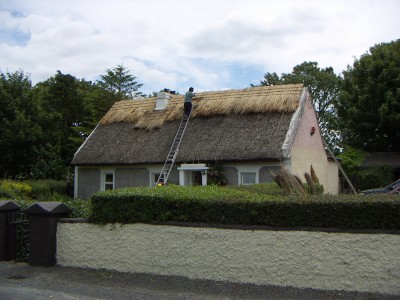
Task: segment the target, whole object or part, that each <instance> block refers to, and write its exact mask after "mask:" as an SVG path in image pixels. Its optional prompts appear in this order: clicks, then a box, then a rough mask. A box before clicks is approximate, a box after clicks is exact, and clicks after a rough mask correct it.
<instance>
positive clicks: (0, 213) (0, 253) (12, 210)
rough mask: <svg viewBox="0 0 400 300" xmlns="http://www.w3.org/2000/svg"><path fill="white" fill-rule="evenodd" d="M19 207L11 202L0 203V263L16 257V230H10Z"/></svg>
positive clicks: (3, 201)
mask: <svg viewBox="0 0 400 300" xmlns="http://www.w3.org/2000/svg"><path fill="white" fill-rule="evenodd" d="M20 209H21V208H20V206H19V205H18V204H17V203H15V202H14V201H11V200H2V201H0V261H2V260H13V259H15V258H16V257H17V230H16V228H15V227H13V228H11V226H10V222H11V221H13V220H15V218H16V215H17V212H18V211H19V210H20Z"/></svg>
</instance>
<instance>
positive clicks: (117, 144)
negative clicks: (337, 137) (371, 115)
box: [72, 84, 339, 198]
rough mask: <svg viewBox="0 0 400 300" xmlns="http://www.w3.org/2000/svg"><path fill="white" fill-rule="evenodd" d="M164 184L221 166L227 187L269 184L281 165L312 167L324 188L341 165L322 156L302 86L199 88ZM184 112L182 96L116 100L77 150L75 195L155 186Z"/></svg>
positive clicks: (334, 186) (195, 180)
mask: <svg viewBox="0 0 400 300" xmlns="http://www.w3.org/2000/svg"><path fill="white" fill-rule="evenodd" d="M193 105H194V109H193V112H192V116H191V119H190V121H189V123H188V125H187V128H186V131H185V134H184V136H183V138H182V141H181V144H180V147H179V152H178V154H177V156H176V161H175V165H174V167H173V169H172V171H171V175H170V176H169V180H168V182H169V183H174V184H180V185H195V184H203V185H204V184H206V182H207V170H208V167H209V166H210V165H214V164H218V165H219V166H220V167H221V168H222V170H223V173H224V175H225V177H226V179H227V182H228V185H241V184H252V183H262V182H269V181H271V180H272V173H271V172H273V171H274V170H275V171H276V170H277V169H279V168H281V167H285V168H286V169H288V170H289V171H290V172H291V173H292V174H295V175H298V176H299V177H300V178H304V177H303V174H304V173H305V172H309V171H310V167H311V165H312V166H313V168H314V170H315V172H316V174H317V176H318V178H319V180H320V182H321V183H322V184H323V185H324V189H325V192H326V193H331V194H337V193H338V190H339V185H338V169H337V166H336V164H335V163H334V162H332V161H331V160H329V158H328V157H327V155H326V152H325V149H324V146H323V142H322V139H321V135H320V130H319V127H318V122H317V118H316V114H315V111H314V108H313V106H312V103H311V98H310V95H309V93H308V90H307V88H305V87H303V85H301V84H296V85H279V86H264V87H251V88H246V89H242V90H226V91H214V92H202V93H198V94H197V95H196V97H194V98H193ZM182 115H183V96H182V95H174V94H171V93H168V92H163V93H159V95H158V97H153V98H146V99H142V100H126V101H120V102H116V103H115V104H114V105H113V107H112V108H111V109H110V110H109V111H108V112H107V114H106V115H105V116H104V117H103V118H102V120H101V121H100V123H99V124H98V126H97V127H96V128H95V129H94V131H93V132H92V133H91V135H90V136H89V137H88V138H87V140H86V141H85V142H84V143H83V145H82V146H81V147H80V148H79V149H78V151H77V152H76V153H75V156H74V158H73V160H72V165H74V166H75V197H80V198H88V197H90V196H91V195H92V194H93V193H95V192H97V191H100V190H107V189H114V188H121V187H128V186H149V187H150V186H154V184H155V182H156V181H157V178H158V176H159V174H160V172H161V169H162V167H163V164H164V161H165V159H166V157H167V154H168V152H169V150H170V147H171V144H172V142H173V140H174V137H175V134H176V132H177V129H178V127H179V124H180V121H181V119H182Z"/></svg>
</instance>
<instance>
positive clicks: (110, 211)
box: [90, 186, 400, 229]
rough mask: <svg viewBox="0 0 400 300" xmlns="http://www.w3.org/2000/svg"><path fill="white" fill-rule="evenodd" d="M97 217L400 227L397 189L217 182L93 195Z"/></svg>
mask: <svg viewBox="0 0 400 300" xmlns="http://www.w3.org/2000/svg"><path fill="white" fill-rule="evenodd" d="M91 202H92V214H91V216H90V221H91V222H93V223H100V224H104V223H122V224H126V223H137V222H144V223H164V222H193V223H208V224H229V225H265V226H274V227H322V228H323V227H325V228H346V229H365V228H368V229H377V228H379V229H399V228H400V198H399V196H396V195H393V196H388V195H372V196H367V197H366V196H364V195H355V196H354V195H350V196H349V195H341V196H331V195H319V196H308V197H304V196H302V197H300V196H290V197H283V196H277V195H273V196H272V195H268V194H260V193H253V192H250V191H248V190H239V189H233V188H224V187H222V188H221V187H216V186H206V187H181V186H164V187H159V188H125V189H119V190H113V191H106V192H99V193H97V194H95V195H94V196H93V197H92V199H91Z"/></svg>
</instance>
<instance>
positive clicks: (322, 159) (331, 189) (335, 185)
mask: <svg viewBox="0 0 400 300" xmlns="http://www.w3.org/2000/svg"><path fill="white" fill-rule="evenodd" d="M312 127H314V128H315V133H314V134H310V133H311V130H312ZM320 134H321V133H320V129H319V126H318V121H317V117H316V114H315V111H314V107H313V105H312V103H311V101H310V98H308V99H307V101H306V103H305V107H304V111H303V115H302V117H301V120H300V124H299V127H298V129H297V133H296V138H295V141H294V143H293V146H292V149H291V153H290V158H291V172H292V174H295V175H297V176H299V178H301V179H302V180H303V181H305V179H304V173H305V172H310V168H311V165H312V166H313V168H314V170H315V172H316V174H317V176H318V179H319V181H320V183H321V184H323V185H324V190H325V193H330V194H337V193H338V192H339V181H338V168H337V166H336V168H335V167H332V166H331V165H330V164H329V161H328V159H327V155H326V152H325V149H324V146H323V143H322V140H321V135H320Z"/></svg>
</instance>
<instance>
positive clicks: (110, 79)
mask: <svg viewBox="0 0 400 300" xmlns="http://www.w3.org/2000/svg"><path fill="white" fill-rule="evenodd" d="M106 73H107V74H106V75H101V76H100V78H101V80H99V81H97V83H98V85H99V86H100V87H102V88H103V89H105V90H107V91H109V92H111V93H113V94H114V95H115V99H116V100H123V99H135V98H138V97H141V96H143V95H142V92H140V91H139V89H140V88H141V87H142V86H143V84H141V83H138V82H137V81H136V79H137V78H136V77H135V76H133V75H131V74H130V71H129V70H127V69H126V68H125V67H124V66H123V65H122V64H121V65H118V66H117V67H115V68H114V69H106Z"/></svg>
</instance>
